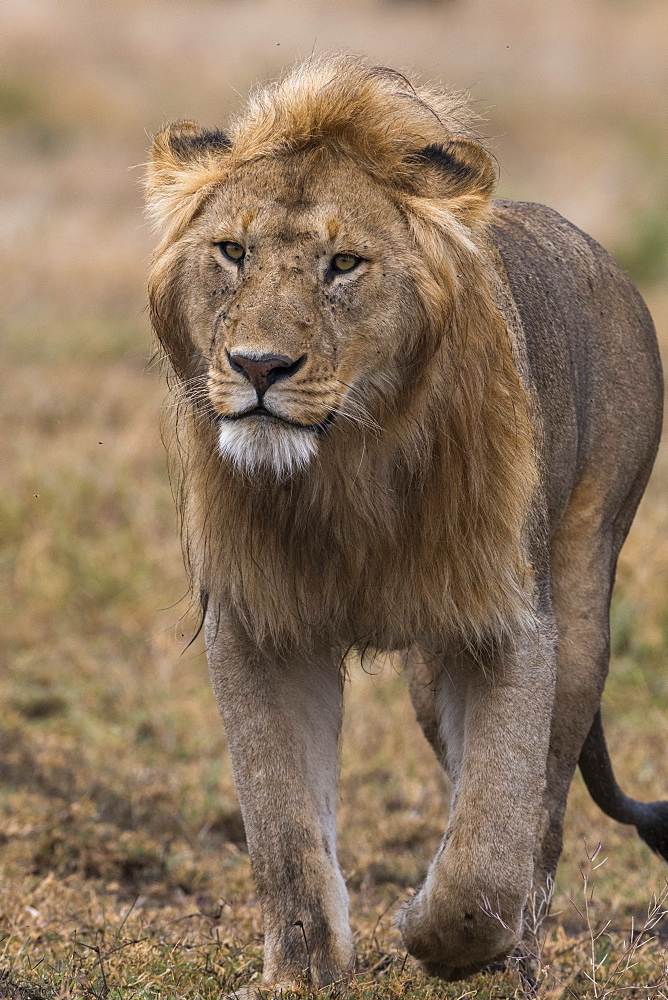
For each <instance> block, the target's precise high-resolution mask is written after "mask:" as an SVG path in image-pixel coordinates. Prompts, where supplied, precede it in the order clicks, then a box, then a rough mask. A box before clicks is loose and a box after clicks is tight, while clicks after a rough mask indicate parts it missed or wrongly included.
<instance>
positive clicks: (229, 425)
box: [147, 56, 535, 644]
mask: <svg viewBox="0 0 668 1000" xmlns="http://www.w3.org/2000/svg"><path fill="white" fill-rule="evenodd" d="M472 134H473V124H472V118H471V116H470V115H469V113H468V112H467V111H466V107H465V104H464V103H463V101H462V99H461V98H460V97H459V96H457V95H447V94H442V93H439V92H436V91H430V90H426V89H422V88H416V87H414V86H413V85H412V84H411V83H410V82H409V81H408V80H407V79H406V78H405V77H403V76H401V75H400V74H397V73H394V72H392V71H390V70H386V69H373V68H369V67H368V66H366V64H365V63H364V62H363V60H361V59H359V58H357V57H354V56H334V57H327V58H316V59H311V60H309V61H307V62H306V63H305V64H303V65H301V66H299V67H298V68H297V69H295V70H293V71H292V72H291V73H289V74H288V75H287V76H286V77H285V78H284V79H283V80H281V81H279V82H278V83H277V84H273V85H271V86H269V87H267V88H265V89H264V90H261V91H259V92H258V93H257V94H255V95H254V96H253V97H251V99H250V101H249V103H248V105H247V107H246V109H245V110H244V111H243V112H242V114H241V115H240V116H239V117H238V118H236V119H234V120H233V121H232V122H231V124H230V126H229V128H228V129H227V130H226V131H225V132H221V131H207V130H205V129H202V128H200V127H199V126H197V125H195V124H194V123H192V122H185V123H180V124H177V125H172V126H170V127H168V128H166V129H165V130H164V131H162V132H161V133H160V134H159V135H158V136H157V138H156V140H155V143H154V148H153V156H152V161H151V164H150V167H149V172H148V181H147V188H148V203H149V210H150V212H151V213H152V215H153V217H154V219H155V220H156V222H157V223H158V225H159V227H160V230H161V234H162V241H161V244H160V246H159V247H158V250H157V252H156V255H155V258H154V262H153V265H152V269H151V275H150V281H149V296H150V305H151V314H152V320H153V325H154V329H155V331H156V333H157V336H158V338H159V340H160V342H161V344H162V347H163V349H164V353H165V355H166V358H167V360H168V363H169V365H170V368H171V370H172V373H173V385H174V389H175V392H176V393H177V396H178V403H179V405H178V406H177V408H176V409H175V410H174V412H175V413H176V415H177V417H176V421H175V425H176V434H175V435H174V440H175V449H174V451H175V455H176V458H177V462H178V465H179V472H180V475H181V482H182V502H183V524H184V529H185V533H186V552H187V554H188V557H189V561H190V564H191V570H192V576H193V585H194V588H195V592H198V591H199V592H201V593H203V594H205V595H211V594H214V595H216V596H217V597H218V598H219V599H220V600H221V601H222V600H224V601H225V603H226V605H227V606H228V607H229V606H234V607H236V608H237V611H238V613H239V615H240V616H241V617H243V618H244V620H245V621H246V623H247V626H248V628H249V629H251V630H252V631H253V632H254V633H255V634H256V635H258V634H260V633H263V634H264V633H270V634H272V635H277V634H279V633H280V634H282V635H283V634H286V633H290V634H291V636H292V641H297V632H296V630H297V629H298V628H299V627H301V625H300V623H301V624H303V622H304V621H308V622H311V623H314V626H313V627H314V629H315V628H316V627H320V626H319V625H318V623H322V622H328V623H329V624H328V626H327V627H330V625H331V628H332V629H333V630H334V631H337V632H338V634H341V635H343V634H348V632H349V631H350V630H351V629H355V631H356V633H357V635H359V634H360V633H365V634H367V635H371V634H372V633H373V632H374V629H375V630H376V633H377V627H376V621H377V619H378V617H379V616H381V617H382V615H383V614H385V612H384V611H383V606H384V604H385V605H386V606H387V612H386V614H387V617H388V618H389V617H392V619H393V620H394V621H396V622H397V623H398V624H397V626H396V629H395V631H394V632H392V633H389V635H388V637H387V638H383V639H382V643H389V644H391V643H394V642H395V641H397V642H399V641H400V640H401V638H402V636H404V634H409V633H410V630H411V629H415V628H418V627H419V628H429V627H430V622H432V621H434V622H435V621H437V620H438V621H441V622H442V621H443V620H444V619H448V618H449V619H451V620H452V621H453V622H458V623H464V625H465V627H467V628H469V630H470V629H471V628H472V629H474V630H476V629H478V630H480V629H482V630H484V628H486V627H487V626H488V625H489V623H490V622H496V623H498V622H499V621H502V620H503V621H509V620H510V618H511V617H512V615H513V614H514V613H515V612H516V611H517V609H518V607H519V605H520V604H521V603H522V601H523V599H524V598H523V589H522V588H523V584H522V582H521V578H522V574H523V572H524V567H525V565H526V559H525V554H524V549H523V545H522V532H523V530H524V524H525V520H526V511H527V505H528V503H529V498H530V496H531V492H532V489H533V486H534V483H535V466H534V459H533V438H532V430H531V424H530V418H529V403H528V396H527V393H526V390H525V388H524V386H523V385H522V383H521V379H520V377H519V375H518V370H517V364H516V358H515V357H514V349H513V345H512V343H511V337H510V335H509V332H508V329H507V326H506V323H505V321H504V320H503V319H502V317H501V315H500V313H499V310H498V301H497V300H498V295H499V281H498V275H497V273H496V272H495V270H494V266H493V265H491V264H490V257H489V254H488V252H487V246H488V245H487V242H486V226H487V222H488V219H489V215H490V196H491V193H492V190H493V187H494V180H495V172H494V168H493V163H492V160H491V158H490V156H489V154H488V153H487V152H486V151H485V149H484V148H483V147H482V146H481V145H480V143H479V142H477V141H476V140H475V139H474V138H473V137H472ZM315 521H317V523H318V530H317V531H315V532H314V531H313V530H312V528H313V524H314V522H315ZM499 565H500V566H501V567H502V568H501V570H500V571H499ZM399 567H400V569H399ZM268 581H269V582H271V584H272V585H271V586H268ZM371 595H373V599H372V597H371ZM205 599H206V598H205ZM371 600H372V601H373V603H372V605H369V608H368V609H367V610H364V607H363V605H364V602H368V601H371ZM350 602H356V607H355V610H354V613H353V611H352V610H351V608H350V607H349V603H350ZM425 609H426V610H425ZM518 613H519V612H518ZM490 627H492V626H490ZM493 627H494V628H496V626H493ZM497 631H498V629H497ZM302 632H303V628H302ZM300 641H301V640H300ZM374 641H378V642H381V640H380V639H379V638H378V635H377V634H376V635H375V638H374Z"/></svg>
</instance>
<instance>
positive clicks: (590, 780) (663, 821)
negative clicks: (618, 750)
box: [579, 709, 668, 861]
mask: <svg viewBox="0 0 668 1000" xmlns="http://www.w3.org/2000/svg"><path fill="white" fill-rule="evenodd" d="M579 763H580V770H581V771H582V777H583V778H584V780H585V784H586V786H587V788H588V789H589V793H590V795H591V797H592V798H593V800H594V802H595V803H596V805H597V806H599V808H601V809H602V810H603V812H604V813H606V814H607V815H608V816H611V817H612V819H616V820H617V822H618V823H629V824H630V825H632V826H635V828H636V829H637V831H638V833H639V834H640V836H641V837H642V839H643V840H644V841H645V843H646V844H647V845H648V846H649V847H651V848H652V850H653V851H654V852H655V854H658V855H659V857H660V858H663V859H664V861H668V802H638V801H637V800H636V799H631V798H629V796H628V795H625V794H624V792H623V791H622V790H621V788H620V787H619V785H618V784H617V781H616V779H615V775H614V773H613V770H612V764H611V763H610V757H609V755H608V748H607V746H606V744H605V736H604V735H603V724H602V722H601V711H600V709H599V711H598V712H597V713H596V715H595V717H594V721H593V723H592V726H591V729H590V730H589V735H588V736H587V739H586V740H585V741H584V745H583V747H582V751H581V753H580V761H579Z"/></svg>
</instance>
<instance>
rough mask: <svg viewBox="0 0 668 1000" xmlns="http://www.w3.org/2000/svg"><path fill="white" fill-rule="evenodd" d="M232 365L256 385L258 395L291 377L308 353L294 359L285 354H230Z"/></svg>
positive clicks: (228, 356)
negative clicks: (283, 379)
mask: <svg viewBox="0 0 668 1000" xmlns="http://www.w3.org/2000/svg"><path fill="white" fill-rule="evenodd" d="M227 360H228V361H229V363H230V367H231V368H232V369H233V370H234V371H235V372H239V374H240V375H243V376H244V378H247V379H248V381H249V382H251V383H252V385H253V386H254V387H255V390H256V392H257V394H258V396H260V397H261V396H262V395H263V394H264V393H265V392H266V391H267V389H268V388H269V386H270V385H273V384H274V382H278V381H279V379H282V378H291V377H292V375H295V374H296V373H297V372H298V371H299V369H300V368H301V367H302V365H303V364H304V362H305V361H306V355H305V354H302V356H301V358H297V360H296V361H293V360H292V358H288V357H286V356H285V355H284V354H260V355H256V356H254V357H253V356H249V355H247V354H228V355H227Z"/></svg>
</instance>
